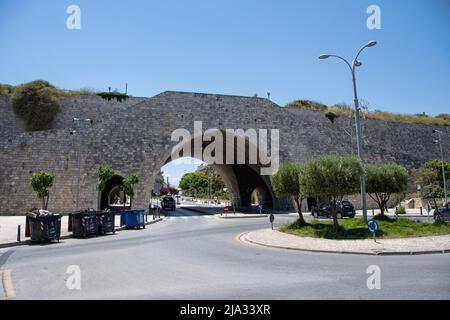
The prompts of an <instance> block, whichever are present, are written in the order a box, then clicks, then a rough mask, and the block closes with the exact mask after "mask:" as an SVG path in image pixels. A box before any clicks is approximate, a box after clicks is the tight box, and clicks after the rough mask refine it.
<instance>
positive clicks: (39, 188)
mask: <svg viewBox="0 0 450 320" xmlns="http://www.w3.org/2000/svg"><path fill="white" fill-rule="evenodd" d="M54 179H55V178H54V176H53V174H51V173H50V172H37V173H34V174H33V175H32V176H31V179H30V187H31V188H32V189H33V191H34V192H36V195H37V197H38V199H41V200H42V208H43V209H44V210H47V207H48V199H49V198H50V188H51V187H52V186H53V181H54Z"/></svg>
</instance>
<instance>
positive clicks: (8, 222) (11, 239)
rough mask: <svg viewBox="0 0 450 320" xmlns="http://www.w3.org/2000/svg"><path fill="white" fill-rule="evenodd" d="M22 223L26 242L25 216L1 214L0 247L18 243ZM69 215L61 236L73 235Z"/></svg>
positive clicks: (150, 218) (63, 218)
mask: <svg viewBox="0 0 450 320" xmlns="http://www.w3.org/2000/svg"><path fill="white" fill-rule="evenodd" d="M161 220H162V219H156V220H153V216H152V215H149V216H148V222H146V225H147V224H152V223H154V222H158V221H161ZM119 224H120V216H119V215H116V216H115V226H116V230H118V231H120V230H122V228H121V227H120V225H119ZM19 225H20V229H21V230H20V231H21V234H20V239H21V242H22V243H24V244H25V243H26V241H27V240H29V239H30V238H25V216H0V247H2V246H6V245H17V244H18V243H17V227H18V226H19ZM68 225H69V217H68V216H63V217H62V220H61V238H67V237H70V236H71V235H72V233H71V232H69V231H68Z"/></svg>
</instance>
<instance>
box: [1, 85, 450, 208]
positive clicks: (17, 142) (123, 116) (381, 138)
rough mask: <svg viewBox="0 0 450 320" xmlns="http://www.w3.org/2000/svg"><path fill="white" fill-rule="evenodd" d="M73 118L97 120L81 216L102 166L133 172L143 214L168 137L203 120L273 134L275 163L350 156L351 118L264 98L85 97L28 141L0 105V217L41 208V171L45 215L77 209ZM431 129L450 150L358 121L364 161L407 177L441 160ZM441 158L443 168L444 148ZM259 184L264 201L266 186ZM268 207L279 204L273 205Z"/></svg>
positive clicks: (86, 153)
mask: <svg viewBox="0 0 450 320" xmlns="http://www.w3.org/2000/svg"><path fill="white" fill-rule="evenodd" d="M74 117H77V118H91V119H93V120H94V123H93V124H92V125H89V126H86V130H85V134H84V146H83V149H82V150H81V154H82V159H81V194H80V203H81V204H82V207H83V208H87V207H93V208H98V207H99V206H100V195H99V193H98V192H97V191H96V190H95V185H96V182H97V181H96V172H97V169H98V167H99V166H100V165H103V164H106V165H109V166H111V167H112V168H113V169H114V170H115V171H116V172H117V173H118V174H119V175H121V176H127V175H129V174H131V173H137V174H138V175H139V177H140V179H141V183H140V184H139V185H138V186H137V188H136V199H135V207H142V208H147V204H148V200H149V199H150V192H151V190H152V188H153V184H154V179H155V178H156V176H157V173H158V171H159V169H160V168H161V166H163V165H164V164H165V163H166V162H167V161H168V159H169V157H170V152H171V149H172V147H173V146H174V145H175V142H172V141H170V137H171V133H172V131H173V130H175V129H177V128H186V129H188V130H189V131H191V132H192V129H193V123H194V121H203V128H204V129H207V128H219V129H227V128H231V129H238V128H242V129H244V130H245V129H249V128H255V129H279V130H280V161H281V163H285V162H304V161H307V160H309V159H312V158H314V157H317V156H320V155H325V154H350V153H355V150H356V147H355V142H354V140H352V139H351V138H350V137H349V135H348V134H347V133H345V131H344V127H346V126H347V125H348V119H344V118H339V119H337V120H336V121H335V123H334V124H332V123H331V122H330V121H329V120H328V119H327V118H326V117H325V116H324V114H323V113H321V112H317V111H312V110H306V109H295V110H293V109H283V108H281V107H279V106H278V105H276V104H274V103H273V102H271V101H269V100H267V99H262V98H251V97H237V96H224V95H215V94H198V93H183V92H164V93H161V94H159V95H157V96H154V97H152V98H130V99H128V100H127V101H125V102H122V103H119V102H116V101H109V102H108V101H106V100H103V99H102V98H100V97H98V96H95V95H86V96H80V97H78V98H67V99H64V100H63V101H62V111H61V112H60V113H59V114H58V116H57V118H56V121H55V123H54V128H53V129H52V130H47V131H40V132H25V131H24V126H23V124H22V122H21V120H20V119H18V118H17V117H16V116H15V115H14V113H13V111H12V105H11V101H10V98H9V97H8V96H0V164H1V166H0V203H1V205H0V213H1V214H14V213H15V214H17V213H21V212H25V211H26V210H27V209H28V208H30V207H33V206H36V207H38V206H39V205H40V202H39V201H38V200H37V199H36V197H35V195H34V193H33V192H32V190H31V189H30V188H29V186H28V182H29V179H30V176H31V174H32V173H33V172H37V171H42V170H48V171H51V172H53V173H54V174H55V183H54V187H53V188H52V192H51V196H50V202H49V209H50V210H53V211H60V212H69V211H71V210H73V209H74V206H75V194H76V177H77V162H76V159H77V152H78V151H79V144H78V136H77V134H72V135H71V134H70V132H71V131H72V130H73V129H74V123H73V120H72V119H73V118H74ZM433 129H439V130H441V131H443V132H444V134H443V141H444V142H446V141H450V128H448V127H433V126H428V125H421V124H409V123H395V122H385V121H365V122H364V134H365V137H366V146H365V153H366V159H367V161H368V162H371V163H377V162H380V163H381V162H393V163H398V164H401V165H403V166H405V167H407V168H408V169H409V170H411V169H413V168H417V167H419V166H420V165H421V164H423V163H424V162H425V161H427V160H429V159H433V158H438V156H439V154H438V149H437V147H436V146H435V145H434V144H433V137H432V136H431V131H432V130H433ZM445 152H446V154H445V156H446V158H447V159H448V158H449V156H450V154H449V148H448V147H446V148H445ZM229 171H230V172H232V171H233V170H229ZM235 172H237V171H235ZM230 174H231V173H230ZM233 179H234V180H233ZM228 180H229V181H228V182H229V184H230V188H231V189H232V190H234V191H236V192H238V193H240V194H241V195H242V193H244V192H248V190H242V189H243V188H240V182H239V177H234V178H230V179H228ZM263 180H264V181H265V183H266V184H268V189H269V191H270V192H271V187H270V182H268V181H269V179H268V178H267V177H266V178H264V179H263ZM271 195H272V196H273V193H272V192H271ZM273 204H274V206H275V207H276V206H277V205H278V200H277V199H276V198H275V197H274V203H273Z"/></svg>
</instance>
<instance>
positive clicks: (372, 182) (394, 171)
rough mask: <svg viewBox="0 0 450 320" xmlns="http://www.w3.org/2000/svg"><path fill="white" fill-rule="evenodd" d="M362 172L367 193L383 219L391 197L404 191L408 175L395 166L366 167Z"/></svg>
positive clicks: (400, 167) (403, 169)
mask: <svg viewBox="0 0 450 320" xmlns="http://www.w3.org/2000/svg"><path fill="white" fill-rule="evenodd" d="M364 170H365V173H366V190H367V193H368V194H369V196H370V197H371V198H372V199H373V200H374V201H375V202H376V203H377V204H378V207H379V208H380V210H381V216H382V217H384V211H385V208H386V206H387V203H388V201H389V200H390V198H391V195H392V194H395V193H402V192H405V191H406V189H407V187H408V173H407V171H406V169H405V168H404V167H402V166H399V165H396V164H381V165H377V164H375V165H367V166H365V168H364Z"/></svg>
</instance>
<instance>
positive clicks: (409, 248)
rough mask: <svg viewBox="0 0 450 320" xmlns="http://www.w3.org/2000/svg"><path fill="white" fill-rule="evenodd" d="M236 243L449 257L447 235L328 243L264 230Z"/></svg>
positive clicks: (322, 250)
mask: <svg viewBox="0 0 450 320" xmlns="http://www.w3.org/2000/svg"><path fill="white" fill-rule="evenodd" d="M239 240H241V241H243V242H246V243H251V244H257V245H262V246H266V247H273V248H282V249H291V250H300V251H310V252H323V253H349V254H369V255H393V254H397V255H400V254H401V255H411V254H425V253H450V235H445V236H433V237H421V238H402V239H378V240H377V242H374V241H373V240H371V239H370V240H369V239H367V240H329V239H317V238H308V237H299V236H295V235H291V234H287V233H283V232H279V231H277V230H271V229H263V230H257V231H251V232H247V233H244V234H242V235H240V236H239Z"/></svg>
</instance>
